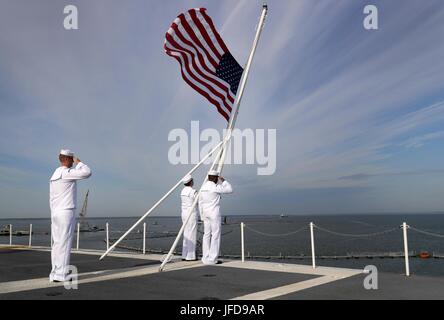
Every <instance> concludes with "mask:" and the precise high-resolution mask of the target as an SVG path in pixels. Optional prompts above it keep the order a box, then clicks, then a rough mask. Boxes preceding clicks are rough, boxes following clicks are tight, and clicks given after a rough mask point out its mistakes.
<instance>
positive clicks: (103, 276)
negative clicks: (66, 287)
mask: <svg viewBox="0 0 444 320" xmlns="http://www.w3.org/2000/svg"><path fill="white" fill-rule="evenodd" d="M14 249H17V248H14ZM23 249H24V250H30V249H29V248H26V247H24V248H23ZM32 250H35V251H48V249H47V248H44V247H42V248H37V249H36V248H33V249H32ZM49 251H50V249H49ZM72 253H73V254H90V255H97V256H100V255H101V254H102V253H101V252H100V251H93V250H91V251H83V250H82V251H72ZM110 256H111V255H110ZM112 256H113V257H120V258H135V257H136V255H131V254H120V253H113V254H112ZM137 257H138V258H139V259H142V260H155V261H156V260H157V261H159V260H160V258H161V257H162V256H161V255H145V256H143V255H140V256H137ZM149 258H151V259H149ZM159 266H160V263H158V264H155V265H152V266H148V267H133V268H123V269H114V270H98V271H92V272H87V273H81V274H79V275H78V279H79V280H78V284H79V285H80V284H83V283H92V282H99V281H108V280H115V279H124V278H132V277H140V276H145V275H149V274H154V273H158V272H159ZM202 266H203V264H201V263H199V262H198V261H196V262H182V261H178V262H174V263H173V264H171V265H170V266H169V268H165V269H164V271H163V272H168V271H176V270H184V269H190V268H197V267H202ZM56 287H63V282H58V283H51V282H49V278H48V277H45V278H38V279H28V280H18V281H9V282H3V283H0V294H5V293H13V292H21V291H30V290H36V289H45V288H56Z"/></svg>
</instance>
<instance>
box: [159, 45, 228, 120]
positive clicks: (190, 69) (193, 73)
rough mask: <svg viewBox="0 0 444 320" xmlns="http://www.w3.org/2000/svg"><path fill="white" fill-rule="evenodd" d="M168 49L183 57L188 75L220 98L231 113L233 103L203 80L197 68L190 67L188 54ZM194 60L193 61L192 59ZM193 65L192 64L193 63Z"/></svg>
mask: <svg viewBox="0 0 444 320" xmlns="http://www.w3.org/2000/svg"><path fill="white" fill-rule="evenodd" d="M167 49H168V50H169V51H170V52H175V53H178V54H180V55H181V56H182V58H183V60H184V64H182V66H184V67H185V68H186V69H187V71H188V74H189V75H190V76H191V77H192V78H193V79H194V80H195V81H197V82H199V83H200V84H201V85H203V86H205V87H206V88H207V89H208V90H209V91H210V92H211V93H212V94H213V95H214V96H216V97H218V98H219V99H220V100H221V102H222V104H223V105H224V107H225V109H227V110H228V111H229V112H231V103H230V102H229V101H227V100H226V96H225V95H224V93H220V92H217V91H216V90H215V87H214V86H212V85H211V84H209V83H208V82H206V81H205V79H204V78H202V76H201V75H200V74H199V71H198V70H196V68H195V67H193V66H192V65H190V61H189V59H188V56H187V55H188V53H186V52H184V51H180V50H175V49H173V48H170V47H169V46H167ZM191 60H192V59H191ZM191 64H192V62H191Z"/></svg>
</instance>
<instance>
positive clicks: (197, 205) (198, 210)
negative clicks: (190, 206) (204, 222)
mask: <svg viewBox="0 0 444 320" xmlns="http://www.w3.org/2000/svg"><path fill="white" fill-rule="evenodd" d="M196 197H197V191H196V190H194V192H193V201H194V200H196ZM195 209H196V211H197V212H200V209H199V199H197V202H196V207H195Z"/></svg>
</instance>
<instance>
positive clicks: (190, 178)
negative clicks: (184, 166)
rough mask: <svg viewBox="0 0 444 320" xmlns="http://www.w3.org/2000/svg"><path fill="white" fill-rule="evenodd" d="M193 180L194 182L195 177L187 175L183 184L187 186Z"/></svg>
mask: <svg viewBox="0 0 444 320" xmlns="http://www.w3.org/2000/svg"><path fill="white" fill-rule="evenodd" d="M191 180H193V177H192V176H191V175H189V174H187V175H186V176H185V178H183V179H182V182H183V183H184V184H187V183H188V182H190V181H191Z"/></svg>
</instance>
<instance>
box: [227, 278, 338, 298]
mask: <svg viewBox="0 0 444 320" xmlns="http://www.w3.org/2000/svg"><path fill="white" fill-rule="evenodd" d="M338 280H339V279H337V278H335V277H332V276H323V277H318V278H314V279H310V280H306V281H301V282H296V283H293V284H289V285H285V286H282V287H277V288H273V289H269V290H264V291H259V292H254V293H251V294H247V295H244V296H240V297H236V298H232V299H230V300H267V299H272V298H276V297H280V296H284V295H286V294H290V293H294V292H298V291H301V290H305V289H309V288H312V287H316V286H319V285H322V284H326V283H329V282H333V281H338Z"/></svg>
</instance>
